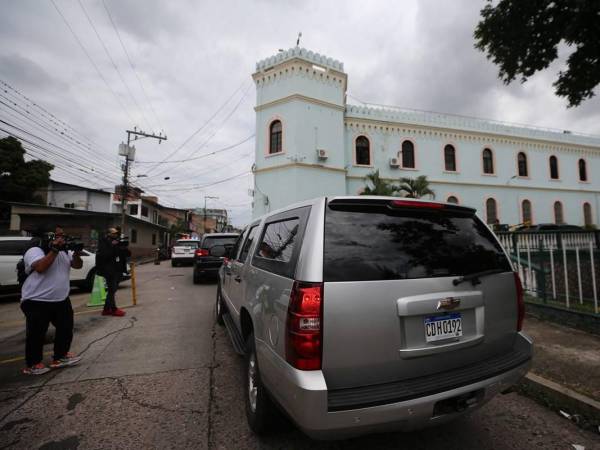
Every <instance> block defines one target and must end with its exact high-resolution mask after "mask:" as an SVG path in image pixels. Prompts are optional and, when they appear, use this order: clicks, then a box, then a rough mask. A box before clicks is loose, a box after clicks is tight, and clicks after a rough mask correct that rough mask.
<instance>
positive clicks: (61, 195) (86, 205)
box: [36, 180, 112, 212]
mask: <svg viewBox="0 0 600 450" xmlns="http://www.w3.org/2000/svg"><path fill="white" fill-rule="evenodd" d="M36 195H39V196H40V197H41V198H42V199H43V201H44V204H46V205H47V206H56V207H58V208H69V209H78V210H84V211H97V212H110V209H111V195H112V193H111V192H109V191H104V190H101V189H93V188H87V187H83V186H77V185H74V184H69V183H63V182H61V181H56V180H50V182H49V183H48V188H47V189H40V190H38V191H37V192H36Z"/></svg>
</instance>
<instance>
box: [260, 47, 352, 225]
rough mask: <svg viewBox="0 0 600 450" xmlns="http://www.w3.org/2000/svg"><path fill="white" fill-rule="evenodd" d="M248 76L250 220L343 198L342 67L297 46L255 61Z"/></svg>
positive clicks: (344, 99) (343, 83) (344, 89)
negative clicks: (251, 93)
mask: <svg viewBox="0 0 600 450" xmlns="http://www.w3.org/2000/svg"><path fill="white" fill-rule="evenodd" d="M252 78H253V80H254V82H255V84H256V107H255V111H256V149H255V153H256V155H255V165H254V167H253V170H254V180H255V184H254V190H253V194H254V201H253V211H252V213H253V217H257V216H260V215H261V214H264V213H266V212H269V211H273V210H275V209H278V208H281V207H283V206H286V205H289V204H291V203H294V202H298V201H301V200H306V199H309V198H313V197H318V196H321V195H343V194H345V193H346V180H345V175H346V164H347V162H346V157H345V156H344V111H345V108H346V86H347V75H346V73H344V66H343V64H342V63H341V62H339V61H336V60H333V59H331V58H328V57H325V56H322V55H319V54H318V53H313V52H312V51H308V50H306V49H303V48H300V47H295V48H292V49H290V50H287V51H280V52H279V53H278V54H277V55H275V56H272V57H270V58H267V59H265V60H262V61H259V62H258V63H257V64H256V72H255V73H254V74H253V75H252ZM299 187H301V188H299Z"/></svg>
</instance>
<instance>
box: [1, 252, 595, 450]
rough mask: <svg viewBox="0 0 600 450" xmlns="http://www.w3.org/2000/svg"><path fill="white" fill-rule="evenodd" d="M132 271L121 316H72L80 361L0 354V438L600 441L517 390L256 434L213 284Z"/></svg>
mask: <svg viewBox="0 0 600 450" xmlns="http://www.w3.org/2000/svg"><path fill="white" fill-rule="evenodd" d="M138 275H139V282H138V286H139V288H138V295H139V305H138V306H137V307H136V308H132V309H129V310H128V315H127V316H126V317H124V318H112V317H111V318H106V317H100V316H98V315H97V313H94V314H93V315H90V314H82V315H79V316H77V319H76V322H77V334H76V338H75V343H74V346H75V350H77V351H84V357H85V359H84V361H83V362H82V364H81V365H79V366H77V367H72V368H68V369H62V370H58V371H54V372H51V373H50V374H48V375H46V376H44V377H33V378H32V377H25V378H24V377H21V376H19V375H18V370H19V367H20V365H21V363H20V362H13V363H4V364H3V363H2V362H1V361H0V449H3V448H15V449H37V448H39V449H46V450H47V449H59V448H60V449H69V448H73V449H74V448H80V449H88V448H89V449H106V448H119V449H120V448H123V449H131V448H144V449H154V448H156V449H168V448H194V449H202V448H213V449H246V448H248V449H255V448H256V449H258V448H260V449H276V448H277V449H279V448H293V449H304V448H306V449H308V448H311V449H315V448H316V449H341V448H344V449H346V448H348V449H359V448H360V449H364V448H369V449H388V448H407V449H425V448H427V449H437V448H439V449H444V450H448V449H478V450H479V449H532V448H542V449H565V450H566V449H572V448H573V447H572V444H578V445H583V446H585V448H586V449H592V448H600V437H599V436H597V435H594V434H592V433H589V432H584V431H581V430H579V429H578V428H577V427H576V426H575V425H574V424H572V423H571V422H569V421H567V420H565V419H563V418H561V417H559V416H557V415H556V414H554V413H552V412H551V411H549V410H546V409H544V408H543V407H541V406H539V405H537V404H536V403H534V402H532V401H531V400H529V399H527V398H524V397H521V396H519V395H517V394H507V395H504V396H499V397H497V398H496V399H494V400H493V401H492V402H491V403H489V404H488V405H486V406H485V407H484V408H482V409H481V410H479V411H477V412H476V413H474V414H473V415H472V416H471V417H470V418H465V419H461V420H458V421H456V422H454V423H452V424H449V425H446V426H443V427H440V428H434V429H430V430H425V431H421V432H416V433H408V434H402V433H392V434H382V435H375V436H366V437H362V438H359V439H354V440H350V441H344V442H314V441H311V440H309V439H308V438H306V437H304V436H303V435H302V434H301V433H300V432H298V431H297V430H296V429H295V428H294V427H293V426H292V425H291V424H289V423H288V422H286V421H284V420H282V421H281V422H280V423H279V424H277V431H276V432H275V433H274V434H272V435H270V436H268V437H265V438H260V439H259V438H257V437H256V436H254V435H253V434H252V433H251V432H250V431H249V430H248V428H247V426H246V423H245V417H244V412H243V402H242V398H243V397H242V385H241V381H240V380H241V363H242V361H241V359H240V358H239V357H238V356H236V355H235V354H234V353H233V350H232V348H231V345H230V343H229V342H228V338H227V335H226V333H225V331H224V330H223V329H221V328H220V327H218V326H214V324H213V320H212V308H213V300H214V294H215V286H214V285H210V284H208V285H201V286H194V285H193V284H192V277H191V269H190V268H189V267H188V268H186V267H182V268H175V269H174V268H171V267H170V266H168V265H166V264H164V263H163V264H162V265H161V266H153V265H146V266H141V267H140V268H139V271H138ZM126 295H127V291H126V290H121V291H119V296H121V297H123V296H126ZM15 307H16V305H15ZM1 320H2V317H1V316H0V321H1ZM3 345H4V343H3ZM48 349H49V348H48ZM9 350H10V349H4V352H3V353H4V354H5V356H6V352H7V351H9ZM16 350H17V349H15V351H16ZM13 356H18V355H13ZM4 358H5V359H7V358H6V357H4Z"/></svg>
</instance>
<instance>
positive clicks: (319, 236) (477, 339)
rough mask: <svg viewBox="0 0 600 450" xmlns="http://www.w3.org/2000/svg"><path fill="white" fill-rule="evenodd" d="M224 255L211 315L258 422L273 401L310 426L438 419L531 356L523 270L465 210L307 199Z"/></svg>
mask: <svg viewBox="0 0 600 450" xmlns="http://www.w3.org/2000/svg"><path fill="white" fill-rule="evenodd" d="M229 256H230V259H228V260H227V261H226V262H225V263H224V264H223V266H222V267H221V269H220V271H219V280H218V289H217V298H216V307H215V311H216V320H217V322H218V323H220V324H224V325H226V327H227V329H228V331H229V335H230V337H231V341H232V343H233V347H234V349H235V350H236V351H237V352H238V353H240V354H243V355H244V358H245V374H246V375H245V376H246V379H244V380H243V381H242V384H243V386H245V409H246V416H247V420H248V423H249V425H250V427H251V429H252V430H254V431H255V432H257V433H262V432H265V431H267V430H268V426H269V425H270V424H271V423H272V421H271V420H270V419H269V417H270V416H271V415H272V414H275V413H276V411H277V409H276V408H274V406H273V404H277V405H279V407H280V408H281V409H283V411H285V413H286V414H287V415H288V416H289V417H290V418H291V419H292V420H293V421H294V422H295V423H296V424H297V426H298V427H299V428H300V429H301V430H302V431H303V432H305V433H306V434H307V435H309V436H311V437H314V438H335V439H341V438H346V437H350V436H354V435H360V434H365V433H372V432H379V431H386V430H410V429H416V428H421V427H425V426H429V425H434V424H439V423H443V422H446V421H448V420H451V419H454V418H456V417H458V416H460V415H462V414H464V413H465V412H467V411H472V410H474V409H476V408H478V407H480V406H481V405H483V404H484V403H485V402H487V401H489V400H490V399H491V398H492V397H493V396H494V395H496V394H497V393H499V392H502V391H505V390H507V389H508V388H509V387H510V386H512V385H514V384H515V383H516V382H517V381H519V379H521V377H523V376H524V375H525V373H526V372H527V370H528V368H529V366H530V361H531V351H532V342H531V340H530V339H529V338H528V337H527V336H526V335H525V334H523V332H522V331H521V328H522V322H523V316H524V304H523V291H522V287H521V282H520V280H519V277H518V275H517V274H516V272H514V270H513V268H512V265H511V263H510V261H509V259H508V258H507V255H506V253H505V252H504V250H503V249H502V247H501V246H500V243H499V242H498V240H497V239H496V237H495V236H494V234H493V233H491V232H490V230H489V228H488V227H487V226H486V225H485V224H484V223H483V222H482V221H481V220H480V219H479V218H478V217H477V216H476V215H475V210H474V209H471V208H466V207H463V206H458V205H454V204H445V203H437V202H425V201H420V200H408V199H399V198H391V197H366V196H364V197H334V198H318V199H315V200H311V201H306V202H303V203H299V204H296V205H293V206H290V207H287V208H284V209H280V210H278V211H275V212H272V213H270V214H268V215H266V216H264V217H262V218H261V219H258V220H256V221H254V222H252V223H251V224H250V225H249V226H248V227H247V228H246V229H245V230H244V231H243V233H242V235H241V236H240V238H239V239H238V240H237V242H236V244H235V246H234V248H233V249H232V251H231V252H230V255H229Z"/></svg>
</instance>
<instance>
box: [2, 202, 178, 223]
mask: <svg viewBox="0 0 600 450" xmlns="http://www.w3.org/2000/svg"><path fill="white" fill-rule="evenodd" d="M4 204H6V205H10V206H21V207H24V208H33V209H46V210H51V211H52V210H54V211H56V212H59V211H60V212H62V213H69V214H71V215H74V216H95V217H112V218H120V217H121V213H110V212H102V211H87V210H81V209H73V208H61V207H59V206H47V205H39V204H37V203H24V202H4ZM24 214H26V213H24ZM125 217H126V218H127V220H128V221H132V222H134V223H140V224H146V225H150V226H153V227H156V228H161V229H164V230H168V227H165V226H163V225H158V224H156V223H152V222H149V221H146V220H142V219H138V218H137V217H134V216H130V215H128V214H127V215H126V216H125Z"/></svg>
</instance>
